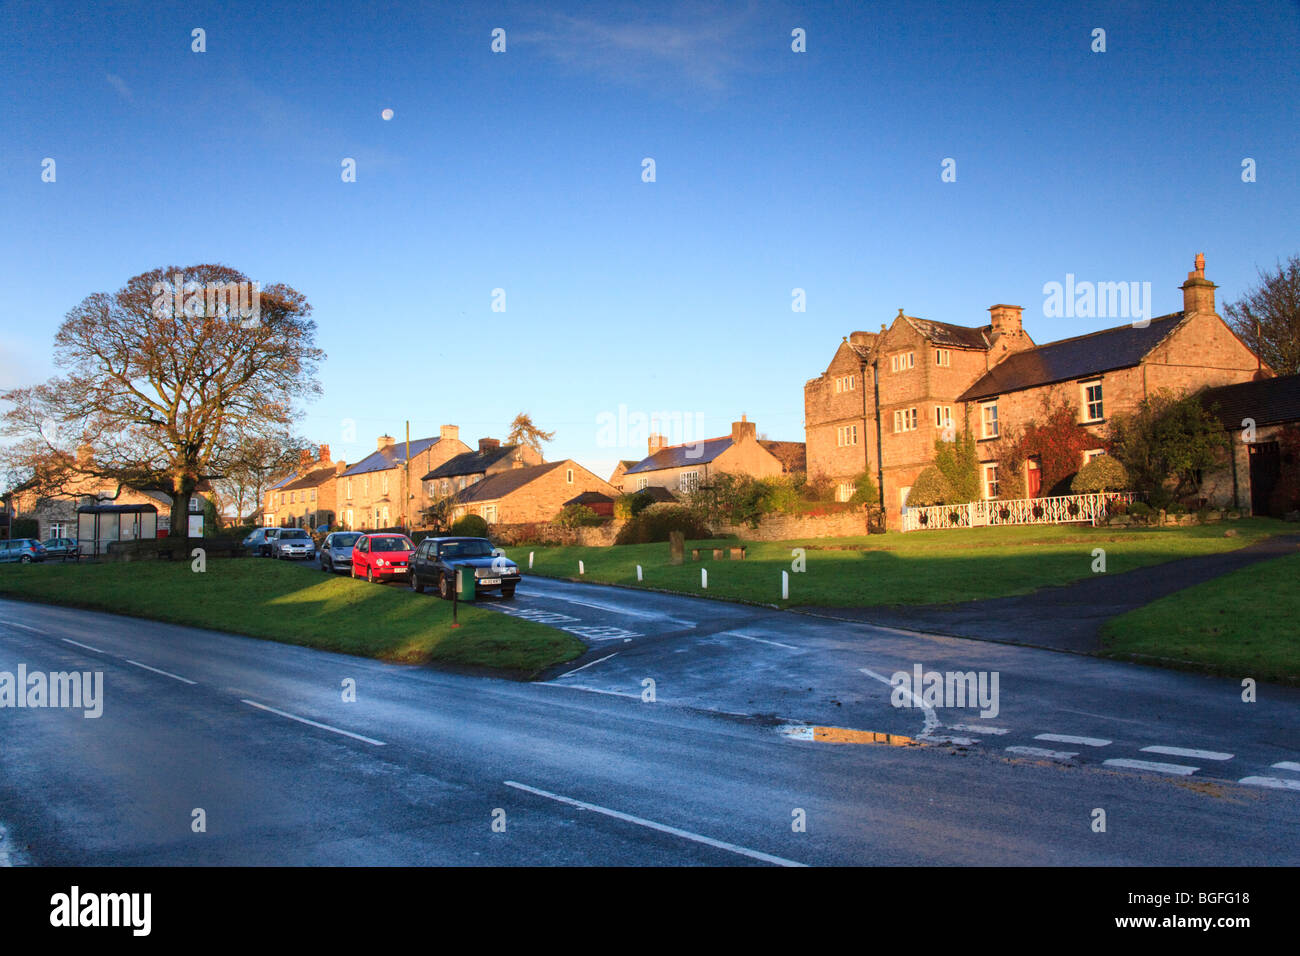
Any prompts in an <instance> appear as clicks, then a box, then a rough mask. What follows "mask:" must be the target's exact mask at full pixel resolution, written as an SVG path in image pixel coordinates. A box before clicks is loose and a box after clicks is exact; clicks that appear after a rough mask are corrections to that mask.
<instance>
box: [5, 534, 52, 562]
mask: <svg viewBox="0 0 1300 956" xmlns="http://www.w3.org/2000/svg"><path fill="white" fill-rule="evenodd" d="M44 560H45V545H43V544H41V543H40V542H39V541H37V540H36V539H35V538H10V539H9V540H8V541H0V561H19V562H21V563H23V564H31V563H32V562H33V561H44Z"/></svg>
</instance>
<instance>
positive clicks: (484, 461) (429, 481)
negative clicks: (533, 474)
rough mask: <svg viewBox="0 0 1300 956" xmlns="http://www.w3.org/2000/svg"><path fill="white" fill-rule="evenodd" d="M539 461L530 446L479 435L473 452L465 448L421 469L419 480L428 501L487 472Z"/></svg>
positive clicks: (536, 452) (493, 472) (457, 488)
mask: <svg viewBox="0 0 1300 956" xmlns="http://www.w3.org/2000/svg"><path fill="white" fill-rule="evenodd" d="M540 464H542V454H541V452H539V451H538V450H537V449H535V448H533V447H532V446H530V445H502V444H501V442H500V440H499V439H496V438H480V439H479V440H478V449H477V450H476V451H465V452H463V453H462V454H459V455H457V456H455V457H454V458H449V459H448V460H447V461H445V462H443V463H442V464H440V465H439V466H438V467H437V468H434V469H432V470H430V471H427V472H425V473H424V474H423V475H422V476H421V477H420V481H421V482H422V483H423V484H424V492H425V495H426V496H427V497H428V498H429V500H430V501H434V500H437V499H439V498H445V497H447V496H449V495H453V494H455V493H456V492H458V491H461V490H463V489H464V488H465V487H467V486H468V485H472V484H474V482H476V481H482V480H483V479H484V478H486V477H487V476H488V475H495V474H497V473H498V472H502V471H510V470H511V469H513V468H525V467H527V466H529V465H540Z"/></svg>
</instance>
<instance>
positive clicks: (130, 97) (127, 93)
mask: <svg viewBox="0 0 1300 956" xmlns="http://www.w3.org/2000/svg"><path fill="white" fill-rule="evenodd" d="M104 79H106V80H108V85H109V86H111V87H112V88H113V89H115V90H117V93H118V95H119V96H121V97H122V99H124V100H126V101H127V102H128V103H134V102H135V94H134V93H132V92H131V87H129V86H127V85H126V80H124V79H122V78H121V77H120V76H118V75H117V74H116V73H109V74H107V75H106V76H105V77H104Z"/></svg>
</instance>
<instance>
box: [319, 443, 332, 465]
mask: <svg viewBox="0 0 1300 956" xmlns="http://www.w3.org/2000/svg"><path fill="white" fill-rule="evenodd" d="M320 463H321V464H322V465H328V464H329V463H330V446H329V445H321V446H320Z"/></svg>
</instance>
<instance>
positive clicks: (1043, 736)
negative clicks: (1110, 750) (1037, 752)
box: [1034, 734, 1113, 747]
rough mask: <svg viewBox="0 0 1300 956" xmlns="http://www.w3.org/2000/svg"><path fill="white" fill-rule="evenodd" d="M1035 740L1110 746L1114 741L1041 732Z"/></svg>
mask: <svg viewBox="0 0 1300 956" xmlns="http://www.w3.org/2000/svg"><path fill="white" fill-rule="evenodd" d="M1034 739H1035V740H1050V741H1051V742H1052V743H1056V744H1078V745H1079V746H1081V747H1109V746H1110V745H1111V744H1112V743H1113V741H1110V740H1102V739H1101V738H1100V737H1071V736H1070V735H1069V734H1039V735H1038V736H1036V737H1035V738H1034Z"/></svg>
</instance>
